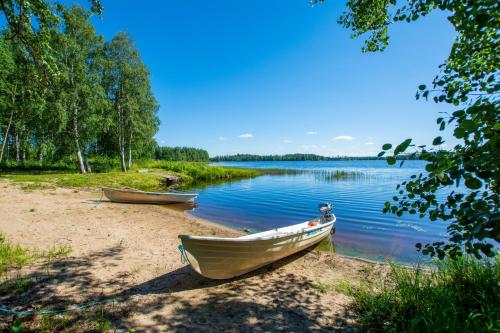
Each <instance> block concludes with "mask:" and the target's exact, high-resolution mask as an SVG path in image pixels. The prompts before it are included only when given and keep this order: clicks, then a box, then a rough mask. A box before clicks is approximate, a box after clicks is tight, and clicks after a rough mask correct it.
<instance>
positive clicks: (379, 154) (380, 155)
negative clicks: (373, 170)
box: [377, 151, 385, 157]
mask: <svg viewBox="0 0 500 333" xmlns="http://www.w3.org/2000/svg"><path fill="white" fill-rule="evenodd" d="M384 154H385V151H381V152H380V153H378V155H377V157H382V156H384Z"/></svg>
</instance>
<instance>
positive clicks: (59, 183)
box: [0, 161, 263, 191]
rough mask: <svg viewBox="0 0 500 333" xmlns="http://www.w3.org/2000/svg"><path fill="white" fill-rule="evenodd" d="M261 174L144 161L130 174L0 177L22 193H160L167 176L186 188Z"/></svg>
mask: <svg viewBox="0 0 500 333" xmlns="http://www.w3.org/2000/svg"><path fill="white" fill-rule="evenodd" d="M140 169H147V170H148V171H149V172H148V173H139V172H137V170H140ZM261 174H263V172H262V171H259V170H252V169H240V168H226V167H218V166H210V165H208V164H207V163H201V162H167V161H147V162H141V163H138V164H136V165H135V166H134V168H133V169H132V170H130V171H129V172H107V173H89V174H78V173H37V174H26V173H18V174H4V175H2V176H0V177H1V178H5V179H9V180H11V181H12V182H14V183H17V184H18V185H20V187H21V189H23V190H25V191H32V190H38V189H53V188H57V187H84V188H99V187H113V188H135V189H139V190H144V191H160V190H163V189H165V177H164V176H166V175H174V176H177V177H178V178H179V179H180V184H181V185H189V184H194V183H198V182H211V181H220V180H231V179H242V178H251V177H256V176H259V175H261Z"/></svg>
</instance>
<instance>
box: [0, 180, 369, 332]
mask: <svg viewBox="0 0 500 333" xmlns="http://www.w3.org/2000/svg"><path fill="white" fill-rule="evenodd" d="M100 197H101V193H100V192H99V191H96V190H93V191H92V190H79V189H69V188H61V189H56V190H34V191H30V192H25V191H23V190H21V189H20V188H18V187H17V186H15V185H14V184H12V183H10V182H9V181H7V180H2V181H0V232H1V233H3V234H4V235H5V236H6V237H7V238H8V239H9V240H11V241H13V242H15V243H19V244H21V245H22V246H26V247H30V248H38V249H41V250H43V249H47V248H50V247H51V246H60V245H68V246H70V247H71V249H72V251H71V253H70V254H69V255H67V257H65V258H63V259H59V260H56V261H54V262H53V263H51V264H50V265H48V264H46V263H45V264H32V265H30V266H29V267H27V268H25V269H23V270H22V272H21V273H22V274H25V275H26V276H29V277H30V278H32V279H34V280H35V281H36V283H35V284H34V285H33V286H32V287H31V288H29V290H28V291H27V292H24V293H23V294H21V295H19V294H13V293H9V292H5V291H1V292H0V302H2V303H3V304H6V303H7V304H9V305H10V306H13V307H16V308H17V309H46V308H59V307H64V306H71V305H74V304H81V303H84V302H89V301H95V300H100V299H105V298H112V299H115V301H114V302H112V303H108V304H107V305H106V306H105V307H104V309H105V311H106V316H107V318H109V320H110V322H111V324H112V325H113V327H114V329H116V331H117V332H121V331H123V332H125V331H127V329H130V328H135V329H136V331H137V332H140V331H145V332H168V331H175V332H183V331H208V332H212V331H213V332H255V331H257V332H259V331H263V332H265V331H287V332H290V331H295V332H299V331H332V330H342V331H348V332H356V331H358V330H359V327H358V324H357V322H356V318H355V317H354V316H353V315H352V313H351V312H350V310H349V304H350V299H349V298H348V297H347V296H345V295H343V294H341V293H339V292H338V291H336V289H335V288H334V287H331V286H334V285H335V283H336V281H340V280H348V281H349V280H354V279H359V278H360V276H364V275H366V274H368V273H367V271H371V270H372V268H370V269H367V265H371V264H366V263H363V262H361V261H359V260H355V259H351V258H346V257H343V256H340V255H337V254H333V253H324V252H317V251H304V252H301V253H299V254H297V255H294V256H292V257H291V258H287V259H284V260H282V261H279V262H277V263H275V264H273V265H271V266H268V267H265V268H263V269H260V270H258V271H256V272H252V273H250V274H247V275H245V276H243V277H240V278H236V279H232V280H229V281H214V280H209V279H206V278H203V277H201V276H199V275H198V274H197V273H196V272H194V271H193V270H192V269H191V268H190V267H189V266H186V265H184V264H182V263H181V261H180V254H179V252H178V249H177V247H178V245H179V240H178V238H177V235H178V234H181V233H193V234H200V235H227V236H234V235H238V234H240V233H241V232H239V231H236V230H232V229H229V228H225V227H223V226H220V225H217V224H214V223H210V222H207V221H202V220H199V219H195V218H193V217H191V216H189V215H187V214H185V213H184V212H182V211H181V210H179V209H175V208H174V207H170V208H166V207H165V206H153V205H128V204H115V203H111V202H108V201H105V200H103V201H102V202H100V201H99V199H100ZM321 283H322V284H324V285H326V286H328V287H326V288H323V289H325V290H321V289H322V288H319V287H318V286H319V285H320V284H321ZM93 311H94V312H95V309H94V310H93ZM94 312H92V311H91V310H89V313H94ZM90 317H92V316H90ZM2 318H4V319H3V320H2ZM71 318H72V320H73V321H74V322H71V323H70V324H67V325H69V326H66V330H67V331H85V330H87V329H89V326H88V325H89V324H88V323H87V324H85V325H82V324H81V323H79V322H78V321H79V320H82V321H84V322H85V320H87V322H88V318H87V319H86V317H85V313H84V314H83V315H82V316H81V317H79V318H73V317H71ZM82 318H83V319H82ZM9 320H12V316H5V315H2V314H0V329H2V328H4V329H5V328H6V327H5V326H4V327H2V326H1V325H2V324H1V322H4V323H6V322H9ZM33 320H34V321H36V320H40V318H39V317H35V318H34V319H33ZM68 327H69V328H68Z"/></svg>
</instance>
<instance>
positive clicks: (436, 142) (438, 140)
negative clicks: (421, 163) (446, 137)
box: [432, 136, 444, 146]
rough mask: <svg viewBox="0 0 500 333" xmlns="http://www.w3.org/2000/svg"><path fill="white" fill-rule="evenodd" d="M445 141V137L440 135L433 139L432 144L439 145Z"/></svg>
mask: <svg viewBox="0 0 500 333" xmlns="http://www.w3.org/2000/svg"><path fill="white" fill-rule="evenodd" d="M443 142H444V141H443V138H442V137H440V136H438V137H435V138H434V140H433V141H432V144H433V145H434V146H438V145H440V144H442V143H443Z"/></svg>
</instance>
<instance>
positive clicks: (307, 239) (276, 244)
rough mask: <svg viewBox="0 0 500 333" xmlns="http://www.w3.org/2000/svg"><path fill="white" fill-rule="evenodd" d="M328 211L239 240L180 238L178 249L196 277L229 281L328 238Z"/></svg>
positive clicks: (330, 220)
mask: <svg viewBox="0 0 500 333" xmlns="http://www.w3.org/2000/svg"><path fill="white" fill-rule="evenodd" d="M329 207H330V211H331V205H330V206H329ZM330 211H329V212H327V213H325V216H322V217H320V218H317V219H315V220H313V221H308V222H303V223H299V224H295V225H291V226H287V227H284V228H277V229H273V230H268V231H264V232H260V233H256V234H251V235H246V236H242V237H235V238H225V237H203V236H191V235H179V238H180V239H181V242H182V245H180V246H179V249H180V250H181V253H182V256H183V258H184V259H187V261H188V262H189V264H190V265H191V266H192V267H193V269H194V270H195V271H196V272H198V273H199V274H201V275H203V276H205V277H207V278H211V279H229V278H232V277H235V276H238V275H242V274H245V273H247V272H250V271H253V270H255V269H257V268H260V267H263V266H265V265H268V264H270V263H272V262H274V261H276V260H279V259H282V258H285V257H287V256H289V255H291V254H294V253H296V252H299V251H302V250H304V249H306V248H308V247H311V246H312V245H314V244H317V243H318V242H319V241H321V240H322V239H323V238H325V237H327V236H328V235H329V234H330V232H331V231H332V227H333V224H334V223H335V221H336V217H335V215H333V214H331V212H330Z"/></svg>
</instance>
